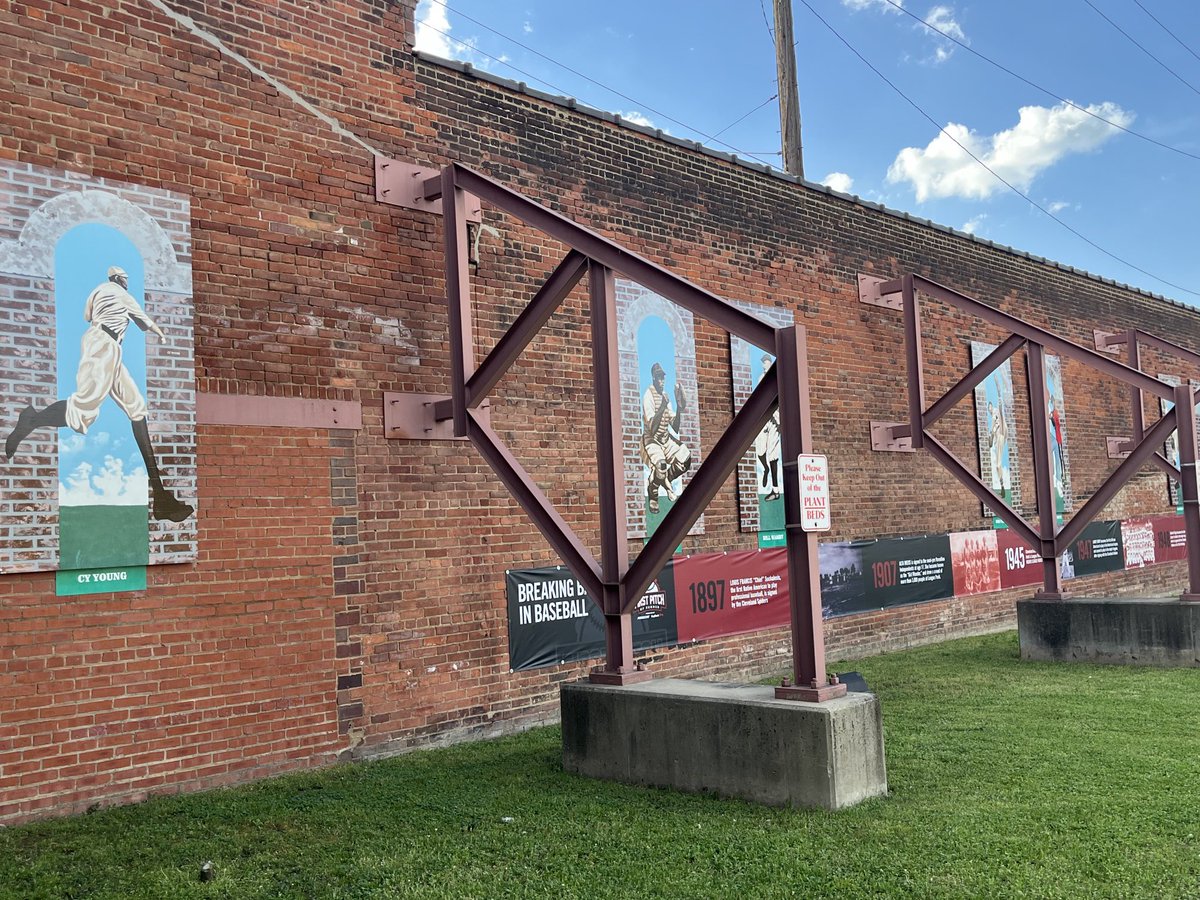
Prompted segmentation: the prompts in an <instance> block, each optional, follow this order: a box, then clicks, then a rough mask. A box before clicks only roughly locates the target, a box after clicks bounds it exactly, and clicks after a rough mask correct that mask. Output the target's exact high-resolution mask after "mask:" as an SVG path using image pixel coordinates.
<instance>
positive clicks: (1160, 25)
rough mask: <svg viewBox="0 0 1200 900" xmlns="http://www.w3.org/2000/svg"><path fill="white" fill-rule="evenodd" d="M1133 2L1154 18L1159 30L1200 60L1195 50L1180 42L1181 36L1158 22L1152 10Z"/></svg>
mask: <svg viewBox="0 0 1200 900" xmlns="http://www.w3.org/2000/svg"><path fill="white" fill-rule="evenodd" d="M1133 2H1134V3H1137V5H1138V9H1140V10H1141V11H1142V12H1144V13H1145V14H1146V15H1148V16H1149V17H1150V18H1152V19H1153V20H1154V24H1155V25H1157V26H1158V27H1159V28H1161V29H1162V30H1163V31H1165V32H1166V33H1167V34H1169V35H1170V36H1171V37H1172V38H1174V40H1175V43H1177V44H1178V45H1179V46H1180V47H1182V48H1183V49H1184V50H1186V51H1187V52H1188V53H1190V54H1192V56H1195V57H1196V59H1198V60H1200V56H1197V55H1196V51H1195V50H1193V49H1192V48H1191V47H1189V46H1188V45H1187V44H1185V43H1184V42H1183V41H1182V40H1180V39H1179V36H1178V35H1176V34H1175V32H1173V31H1172V30H1171V29H1170V28H1168V27H1167V26H1166V25H1164V24H1163V23H1162V22H1160V21H1159V20H1158V17H1157V16H1156V15H1154V13H1152V12H1150V10H1148V9H1146V7H1144V6H1142V4H1141V3H1140V2H1139V0H1133Z"/></svg>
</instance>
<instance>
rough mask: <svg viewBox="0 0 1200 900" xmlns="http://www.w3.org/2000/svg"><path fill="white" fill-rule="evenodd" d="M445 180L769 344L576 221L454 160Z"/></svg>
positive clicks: (714, 303) (727, 311)
mask: <svg viewBox="0 0 1200 900" xmlns="http://www.w3.org/2000/svg"><path fill="white" fill-rule="evenodd" d="M447 179H448V180H449V183H450V184H451V185H456V186H457V187H458V188H460V189H462V190H466V191H470V192H471V193H472V194H474V195H475V196H477V197H479V198H480V199H482V200H486V201H487V202H488V203H491V204H492V205H493V206H496V207H498V208H499V209H502V210H504V211H505V212H507V213H509V214H511V215H514V216H516V217H517V218H518V219H520V220H521V221H523V222H525V223H526V224H528V225H532V226H533V227H534V228H536V229H538V230H539V231H542V232H544V233H545V234H548V235H550V236H551V237H554V238H557V239H558V240H560V241H562V242H563V243H564V244H568V245H570V246H571V247H574V248H575V249H576V250H578V251H580V252H581V253H583V254H584V255H585V256H587V257H588V258H589V259H592V260H595V261H596V262H598V263H601V264H602V265H605V266H607V267H608V268H610V269H614V270H615V271H617V272H620V273H621V274H622V275H627V276H628V277H630V278H631V279H633V280H634V281H636V282H637V283H638V284H640V285H643V286H644V287H647V288H649V289H650V290H652V291H653V292H654V293H656V294H659V295H660V296H662V297H666V298H667V299H668V300H671V301H673V302H675V303H678V304H679V305H680V306H682V307H683V308H684V309H687V310H690V311H691V312H693V313H694V314H695V315H697V316H700V317H701V318H702V319H707V320H708V321H710V322H712V323H713V324H715V325H718V326H720V327H721V328H723V329H725V330H726V331H728V332H731V333H732V334H736V335H737V336H738V337H740V338H743V339H745V340H747V341H749V342H750V343H751V344H753V345H754V346H756V347H762V348H763V349H769V348H770V347H772V346H774V341H775V329H774V327H773V326H771V325H768V324H767V323H766V322H764V321H763V320H762V319H760V318H758V317H757V316H755V315H753V314H752V313H748V312H745V311H743V310H741V309H739V308H737V307H736V306H733V305H732V304H730V303H726V302H725V301H724V300H722V299H721V298H720V297H718V296H717V295H716V294H711V293H709V292H708V291H706V290H704V289H703V288H699V287H697V286H696V285H694V284H691V283H689V282H687V281H684V280H683V279H682V278H680V277H679V276H677V275H674V274H672V273H671V272H669V271H667V270H666V269H664V268H662V267H661V266H659V265H656V264H655V263H652V262H650V261H649V260H648V259H644V258H643V257H641V256H638V255H637V254H636V253H633V252H632V251H630V250H626V249H625V248H624V247H621V246H620V245H618V244H616V243H614V242H613V241H610V240H609V239H608V238H605V237H602V236H601V235H599V234H596V232H594V231H591V230H589V229H587V228H584V227H583V226H582V225H579V224H578V223H576V222H572V221H571V220H570V219H568V218H566V217H564V216H561V215H559V214H558V213H556V212H552V211H551V210H549V209H547V208H546V207H544V206H542V205H540V204H538V203H534V202H533V201H532V200H529V199H528V198H526V197H522V196H521V195H520V194H516V193H514V192H512V191H510V190H508V189H507V188H505V187H503V186H502V185H500V184H498V183H496V182H495V181H493V180H492V179H490V178H488V177H487V176H485V175H481V174H479V173H478V172H475V171H473V170H472V169H468V168H466V167H465V166H462V165H459V164H458V163H452V164H451V165H449V166H447V167H446V169H445V170H444V171H443V174H442V183H441V186H440V189H441V191H442V193H443V195H445V196H448V193H447V192H448V190H449V189H448V187H447V183H446V182H447Z"/></svg>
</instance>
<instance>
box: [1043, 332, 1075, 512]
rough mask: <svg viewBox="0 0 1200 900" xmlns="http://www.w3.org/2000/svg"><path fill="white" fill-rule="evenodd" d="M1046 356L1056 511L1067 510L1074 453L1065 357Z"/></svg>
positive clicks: (1047, 416) (1047, 397)
mask: <svg viewBox="0 0 1200 900" xmlns="http://www.w3.org/2000/svg"><path fill="white" fill-rule="evenodd" d="M1045 360H1046V418H1047V420H1048V421H1047V422H1046V427H1047V431H1048V432H1049V435H1050V471H1051V483H1052V485H1053V488H1054V511H1055V512H1056V513H1059V514H1060V515H1061V514H1062V513H1065V512H1066V511H1067V510H1069V509H1070V508H1071V457H1070V454H1069V453H1068V452H1067V413H1066V406H1065V405H1064V403H1063V376H1062V360H1061V359H1060V358H1059V357H1057V356H1050V355H1049V354H1047V355H1046V357H1045Z"/></svg>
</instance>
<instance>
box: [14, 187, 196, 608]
mask: <svg viewBox="0 0 1200 900" xmlns="http://www.w3.org/2000/svg"><path fill="white" fill-rule="evenodd" d="M0 192H3V193H4V195H5V201H6V202H5V206H6V208H7V209H9V210H10V217H9V220H8V221H7V222H6V223H4V224H5V226H6V227H5V228H4V230H2V231H0V345H2V346H3V349H4V351H6V352H4V353H3V354H2V355H0V360H2V361H0V389H2V390H0V436H3V437H4V442H5V443H4V459H3V466H4V469H5V471H4V473H3V475H2V476H0V483H3V484H4V486H5V488H6V490H5V495H4V496H3V497H2V498H0V571H3V572H6V573H8V572H29V571H45V570H58V590H59V593H60V594H77V593H92V592H97V591H112V590H121V589H126V590H128V589H135V588H140V587H143V586H144V585H145V569H144V567H145V566H146V565H148V564H154V563H168V562H182V561H186V560H191V559H194V558H195V552H196V534H195V495H196V474H195V416H194V406H195V390H194V374H193V361H192V347H193V341H192V304H191V267H190V234H189V209H188V202H187V199H186V198H184V197H181V196H179V195H176V194H172V193H169V192H166V191H161V190H154V189H148V188H142V187H137V186H132V185H126V184H119V183H114V182H109V181H105V180H92V179H87V178H84V177H82V176H78V175H74V174H69V173H68V174H64V173H57V172H52V171H48V170H44V169H38V168H36V167H28V166H26V167H9V168H3V169H0ZM130 326H135V327H132V328H131V327H130Z"/></svg>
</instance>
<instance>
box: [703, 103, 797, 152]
mask: <svg viewBox="0 0 1200 900" xmlns="http://www.w3.org/2000/svg"><path fill="white" fill-rule="evenodd" d="M778 96H779V95H778V94H772V95H771V96H770V97H768V98H767V99H766V100H764V101H763V102H762V103H760V104H758V106H756V107H754V109H752V110H750V112H748V113H746V114H745V115H744V116H741V117H739V118H737V119H734V120H733V121H732V122H730V123H729V124H728V125H726V126H725V127H724V128H722V129H721V130H720V131H718V132H717V134H714V135H713V137H714V138H715V137H716V136H717V135H720V134H724V133H725V132H727V131H728V130H729V129H730V128H732V127H733V126H734V125H737V124H739V123H740V122H742V121H743V120H745V119H748V118H750V117H751V116H752V115H754V114H755V113H756V112H758V111H759V110H760V109H762V108H763V107H764V106H766V105H767V104H768V103H770V102H771V101H772V100H774V99H775V98H776V97H778ZM780 152H782V151H780Z"/></svg>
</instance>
